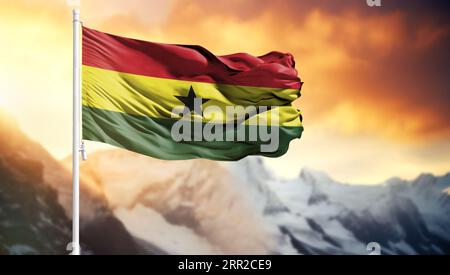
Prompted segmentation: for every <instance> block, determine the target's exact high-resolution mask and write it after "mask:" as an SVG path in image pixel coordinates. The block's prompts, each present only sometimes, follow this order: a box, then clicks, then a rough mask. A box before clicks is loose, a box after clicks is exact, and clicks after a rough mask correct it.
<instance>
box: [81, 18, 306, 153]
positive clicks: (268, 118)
mask: <svg viewBox="0 0 450 275" xmlns="http://www.w3.org/2000/svg"><path fill="white" fill-rule="evenodd" d="M82 39H83V40H82V41H83V42H82V51H83V53H82V121H83V129H82V130H83V138H84V139H86V140H92V141H99V142H104V143H108V144H111V145H114V146H118V147H121V148H125V149H128V150H131V151H135V152H138V153H141V154H145V155H148V156H152V157H156V158H161V159H190V158H208V159H214V160H237V159H240V158H242V157H245V156H247V155H264V156H269V157H277V156H281V155H283V154H284V153H285V152H286V151H287V149H288V147H289V143H290V141H291V140H292V139H295V138H299V137H300V136H301V133H302V131H303V126H302V122H301V119H300V118H301V115H300V111H299V110H297V109H296V108H295V107H293V106H292V105H291V103H292V101H294V100H296V99H297V98H298V97H299V96H300V89H301V86H302V82H301V81H300V79H299V77H298V74H297V71H296V70H295V62H294V58H293V56H292V55H291V54H284V53H279V52H270V53H268V54H266V55H263V56H260V57H254V56H251V55H249V54H244V53H237V54H231V55H224V56H215V55H214V54H212V53H211V52H209V51H208V50H206V49H205V48H203V47H200V46H188V45H170V44H162V43H153V42H147V41H142V40H136V39H130V38H125V37H120V36H116V35H111V34H107V33H103V32H100V31H96V30H93V29H89V28H86V27H83V38H82ZM239 108H241V109H239ZM243 108H244V109H243ZM231 109H233V110H234V111H235V113H232V115H230V112H229V111H230V110H231ZM177 110H178V111H177ZM180 125H181V126H180ZM190 126H192V127H190ZM197 126H199V127H197ZM196 127H197V128H196ZM267 128H269V129H270V131H266V130H267ZM174 129H177V130H176V131H174ZM180 129H182V130H183V131H180ZM252 131H253V132H252ZM180 132H183V135H182V136H181V138H180V137H177V136H176V135H175V134H180ZM186 132H187V133H186ZM274 132H276V133H277V136H275V135H272V137H273V138H277V139H278V140H277V148H276V149H275V150H272V151H264V150H262V149H261V145H262V144H265V143H268V142H269V141H268V140H267V135H269V136H270V134H273V133H274ZM174 133H175V134H174ZM252 133H256V136H254V135H253V136H252ZM208 134H209V136H208ZM211 136H212V137H214V138H211Z"/></svg>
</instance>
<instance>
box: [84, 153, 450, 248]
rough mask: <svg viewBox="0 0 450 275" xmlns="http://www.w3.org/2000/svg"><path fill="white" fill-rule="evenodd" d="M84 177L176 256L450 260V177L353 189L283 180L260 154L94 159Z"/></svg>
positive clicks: (318, 178) (317, 175)
mask: <svg viewBox="0 0 450 275" xmlns="http://www.w3.org/2000/svg"><path fill="white" fill-rule="evenodd" d="M81 171H82V173H83V174H84V175H89V177H90V178H91V179H92V181H94V182H95V184H96V185H97V186H101V188H102V189H103V190H104V192H105V196H106V198H107V200H108V202H109V204H110V206H111V208H112V210H113V212H114V213H115V215H116V217H117V218H118V219H119V220H120V221H121V222H122V223H123V224H124V225H125V227H126V228H127V230H128V231H129V232H130V233H131V234H132V235H134V236H136V237H138V238H140V239H142V240H145V241H146V242H147V243H151V244H153V245H155V246H156V247H158V248H160V249H161V250H163V251H165V252H167V253H170V254H183V253H188V254H222V253H225V254H246V253H250V254H368V253H369V252H368V251H367V246H368V244H369V243H372V242H377V243H378V244H379V245H380V246H381V253H383V254H448V253H449V252H450V246H449V241H450V237H449V236H448V234H446V232H449V229H450V219H449V217H450V205H449V194H448V190H449V188H450V175H449V174H447V175H445V176H443V177H434V176H432V175H429V174H423V175H421V176H419V177H418V178H417V179H415V180H413V181H411V182H408V181H405V180H401V179H398V178H393V179H390V180H388V181H387V182H385V183H383V184H380V185H375V186H373V185H349V184H343V183H339V182H336V181H334V180H332V179H331V178H330V177H329V176H327V175H326V174H324V173H321V172H317V171H314V170H311V169H303V170H302V171H301V173H300V175H299V177H298V178H296V179H292V180H285V179H280V178H278V177H276V176H274V174H273V173H272V172H270V171H269V170H268V169H267V168H266V167H265V166H264V164H263V159H262V158H259V157H247V158H245V159H243V160H241V161H239V162H234V163H219V162H213V161H208V160H189V161H164V160H157V159H152V158H149V157H146V156H143V155H138V154H135V153H132V152H128V151H125V150H112V151H101V152H95V153H92V154H90V158H89V161H88V162H85V163H83V165H82V168H81Z"/></svg>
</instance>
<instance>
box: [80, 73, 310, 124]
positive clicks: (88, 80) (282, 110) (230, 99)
mask: <svg viewBox="0 0 450 275" xmlns="http://www.w3.org/2000/svg"><path fill="white" fill-rule="evenodd" d="M82 79H83V83H82V88H83V100H82V102H83V105H84V106H89V107H95V108H99V109H104V110H109V111H115V112H122V113H127V114H131V115H140V116H147V117H152V118H170V117H171V116H172V115H173V112H172V110H173V108H174V107H176V106H181V107H182V106H183V103H182V102H181V101H179V100H178V99H177V98H176V97H175V96H187V94H188V91H189V89H190V87H191V86H192V87H193V89H194V90H195V93H196V96H197V97H201V98H204V99H209V101H208V102H206V103H204V104H203V105H202V106H203V109H204V110H205V112H204V117H203V118H202V120H203V121H204V122H218V123H223V122H225V121H229V120H230V119H233V118H227V117H225V110H226V107H227V106H235V105H242V106H254V105H255V106H258V105H259V106H261V105H265V106H278V105H281V104H283V105H286V102H290V101H292V100H293V99H295V98H297V96H298V91H297V90H295V89H277V88H260V87H248V86H233V85H222V84H212V83H203V82H191V81H184V80H174V79H166V78H157V77H147V76H141V75H135V74H128V73H121V72H116V71H111V70H105V69H99V68H95V67H91V66H86V65H83V67H82ZM291 99H292V100H291ZM210 106H215V107H217V108H219V109H220V110H221V112H219V113H214V114H215V115H214V116H212V113H211V112H208V110H209V108H208V107H210ZM250 108H251V107H250ZM275 112H278V114H279V122H278V123H276V124H277V125H281V126H301V123H300V119H299V114H300V112H299V111H298V110H297V109H295V108H294V107H292V106H290V105H288V106H279V107H277V108H276V109H275V110H274V111H268V112H266V113H262V114H259V115H257V117H258V118H261V119H265V118H266V115H267V114H268V115H269V119H270V114H271V113H275ZM194 116H197V115H194ZM198 117H199V118H200V116H198ZM253 118H254V117H253ZM246 123H247V124H256V122H255V120H254V119H253V120H252V119H250V120H247V121H246ZM259 123H260V122H259ZM269 124H270V123H269Z"/></svg>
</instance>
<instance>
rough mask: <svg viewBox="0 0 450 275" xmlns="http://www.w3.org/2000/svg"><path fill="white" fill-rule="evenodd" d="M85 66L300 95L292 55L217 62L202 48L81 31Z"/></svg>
mask: <svg viewBox="0 0 450 275" xmlns="http://www.w3.org/2000/svg"><path fill="white" fill-rule="evenodd" d="M83 64H84V65H88V66H92V67H97V68H102V69H107V70H114V71H119V72H124V73H131V74H138V75H144V76H151V77H161V78H170V79H179V80H188V81H195V82H207V83H220V84H231V85H242V86H255V87H268V88H290V89H300V88H301V82H300V79H299V78H298V76H297V71H296V70H295V62H294V57H293V56H292V55H291V54H283V53H280V52H270V53H268V54H266V55H264V56H260V57H254V56H251V55H249V54H245V53H237V54H231V55H224V56H215V55H213V54H212V53H211V52H209V51H208V50H206V49H205V48H203V47H200V46H186V45H170V44H161V43H153V42H147V41H142V40H136V39H130V38H125V37H121V36H116V35H111V34H107V33H103V32H99V31H96V30H93V29H89V28H86V27H83Z"/></svg>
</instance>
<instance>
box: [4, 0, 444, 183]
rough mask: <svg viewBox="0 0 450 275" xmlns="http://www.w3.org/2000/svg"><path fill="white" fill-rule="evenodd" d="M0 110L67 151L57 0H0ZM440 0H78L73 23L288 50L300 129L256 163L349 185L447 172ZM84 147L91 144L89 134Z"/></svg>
mask: <svg viewBox="0 0 450 275" xmlns="http://www.w3.org/2000/svg"><path fill="white" fill-rule="evenodd" d="M0 7H1V8H0V20H1V24H0V34H1V37H2V43H0V60H1V62H0V108H1V109H4V110H6V111H7V112H8V113H10V114H11V116H12V117H14V119H15V120H16V121H17V122H18V124H19V125H20V127H21V128H22V130H23V131H24V132H26V133H27V134H28V135H29V136H30V137H32V138H33V139H34V140H36V141H38V142H39V143H41V144H42V145H43V146H44V147H45V148H47V149H48V150H49V151H50V152H51V153H52V155H54V156H55V157H56V158H58V159H62V158H65V157H66V156H68V155H69V154H70V152H71V129H72V124H71V123H72V120H71V115H72V111H71V106H72V101H71V100H72V94H71V93H72V91H71V85H72V80H71V70H72V52H71V51H72V48H71V47H72V26H71V23H72V22H71V11H70V8H69V7H68V5H67V3H66V0H47V1H42V0H16V1H6V0H0ZM449 11H450V4H449V1H445V0H443V1H440V0H435V1H426V0H410V1H402V0H389V1H387V0H384V1H382V6H381V7H372V8H370V7H368V6H367V5H366V1H365V0H347V1H334V0H328V1H327V0H226V1H225V0H217V1H210V0H127V1H119V0H90V1H82V2H81V18H82V21H83V23H84V25H85V26H88V27H90V28H94V29H98V30H101V31H105V32H110V33H114V34H118V35H123V36H127V37H132V38H139V39H144V40H149V41H156V42H165V43H177V44H196V45H202V46H204V47H206V48H208V49H209V50H210V51H212V52H213V53H215V54H217V55H222V54H229V53H234V52H247V53H250V54H253V55H263V54H265V53H267V52H270V51H272V50H278V51H281V52H290V53H292V54H293V55H294V57H295V59H296V68H297V70H298V71H299V75H300V77H301V79H302V81H304V82H305V84H304V86H303V89H302V97H301V98H300V99H299V100H298V101H296V102H295V105H296V106H298V107H299V108H300V109H301V110H302V113H303V118H304V121H303V124H304V127H305V130H304V133H303V136H302V138H301V139H300V140H295V141H293V142H292V143H291V146H290V149H289V151H288V153H287V154H286V155H284V156H283V157H280V158H276V159H265V162H266V163H267V164H268V165H269V166H270V168H271V169H272V170H273V171H275V172H276V173H277V174H279V175H281V176H284V177H296V176H297V175H298V174H299V171H300V169H301V168H302V167H305V166H306V167H309V168H313V169H316V170H322V171H325V172H326V173H328V174H329V175H331V176H332V177H333V178H335V179H337V180H340V181H345V182H350V183H378V182H382V181H384V180H385V179H387V178H389V177H392V176H399V177H403V178H408V179H410V178H414V177H415V176H417V175H418V174H420V173H421V172H431V173H434V174H444V173H446V172H448V171H450V108H448V105H449V102H450V90H449V87H450V85H449V84H450V78H449V77H448V72H449V69H450V68H449V64H450V51H449V49H450V19H448V16H447V15H448V12H449ZM87 146H88V149H89V150H91V151H92V150H96V149H98V148H103V146H99V145H98V144H94V143H92V142H89V143H88V144H87Z"/></svg>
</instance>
